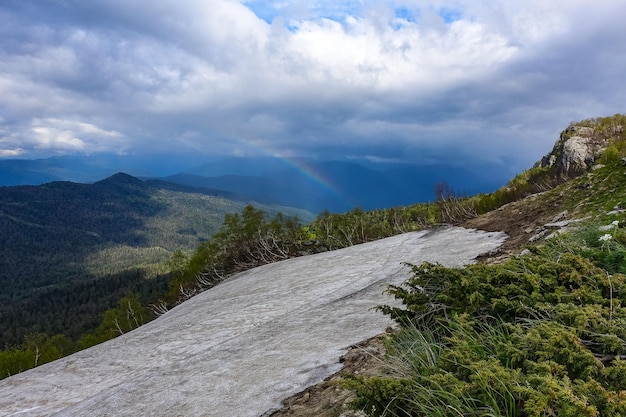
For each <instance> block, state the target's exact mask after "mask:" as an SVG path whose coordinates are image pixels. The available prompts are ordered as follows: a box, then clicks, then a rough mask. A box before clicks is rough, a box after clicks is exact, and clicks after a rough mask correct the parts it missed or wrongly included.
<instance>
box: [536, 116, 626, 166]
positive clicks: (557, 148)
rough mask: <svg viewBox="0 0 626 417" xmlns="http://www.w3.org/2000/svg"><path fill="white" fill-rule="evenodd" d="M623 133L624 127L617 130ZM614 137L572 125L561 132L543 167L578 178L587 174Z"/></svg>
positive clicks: (543, 160) (545, 158)
mask: <svg viewBox="0 0 626 417" xmlns="http://www.w3.org/2000/svg"><path fill="white" fill-rule="evenodd" d="M615 129H616V130H619V132H617V131H616V132H611V133H612V134H615V133H621V130H622V127H621V126H617V127H616V128H615ZM611 137H612V135H607V134H606V132H602V133H600V132H599V131H597V130H596V129H594V127H591V126H580V125H575V124H574V125H570V126H569V127H568V128H567V129H565V130H564V131H563V132H561V136H560V137H559V140H557V141H556V143H555V144H554V147H553V148H552V151H551V152H550V153H549V154H547V155H546V156H544V157H543V158H542V160H541V166H542V167H552V168H553V169H554V173H555V174H556V175H559V176H560V175H564V176H568V177H576V176H578V175H580V174H582V173H584V172H587V171H588V170H589V169H591V167H592V166H593V165H594V163H595V161H596V159H597V158H598V157H599V156H600V154H601V153H602V151H603V150H604V149H606V147H607V145H608V143H609V141H610V140H611Z"/></svg>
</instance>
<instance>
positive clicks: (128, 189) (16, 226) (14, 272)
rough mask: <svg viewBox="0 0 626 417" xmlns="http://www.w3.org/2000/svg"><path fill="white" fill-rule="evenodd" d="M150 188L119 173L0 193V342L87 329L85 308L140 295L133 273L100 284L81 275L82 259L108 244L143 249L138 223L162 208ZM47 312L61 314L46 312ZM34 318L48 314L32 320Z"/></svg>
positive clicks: (139, 277) (86, 274) (136, 273)
mask: <svg viewBox="0 0 626 417" xmlns="http://www.w3.org/2000/svg"><path fill="white" fill-rule="evenodd" d="M156 190H157V188H156V187H153V186H151V185H149V184H146V183H144V182H143V181H141V180H139V179H137V178H134V177H131V176H129V175H126V174H116V175H114V176H112V177H110V178H107V179H105V180H103V181H100V182H97V183H94V184H77V183H72V182H52V183H47V184H43V185H40V186H16V187H2V188H0V230H2V233H1V234H0V248H2V251H1V252H0V285H1V286H2V291H0V325H1V326H2V329H3V332H2V333H3V334H2V337H0V344H1V345H4V344H5V343H12V344H13V343H17V342H20V341H21V340H20V338H22V337H23V335H24V334H28V332H37V331H46V332H51V333H54V332H60V331H62V330H66V329H68V327H71V326H68V324H70V323H72V322H77V323H78V327H79V328H81V329H83V330H84V328H88V327H90V326H93V325H94V323H93V322H90V323H83V322H82V321H84V320H85V319H84V318H82V317H91V318H92V319H91V320H92V321H93V317H94V314H91V313H93V312H92V311H91V310H94V308H95V311H98V309H102V308H103V306H105V307H104V309H106V308H109V307H106V306H111V305H113V304H114V303H116V302H117V300H119V298H121V297H122V296H124V293H125V292H128V291H134V290H135V289H136V290H143V288H142V285H141V283H142V281H145V276H144V275H145V273H144V272H143V271H141V270H140V269H134V270H131V271H127V272H125V273H120V274H109V275H108V276H106V277H104V278H103V277H102V275H100V276H95V275H93V274H92V273H90V272H89V271H87V270H86V268H85V266H84V260H85V259H86V258H87V257H88V256H89V255H91V254H93V253H95V252H97V251H99V250H102V249H103V248H106V247H108V246H112V245H127V246H131V247H142V246H146V245H147V244H148V242H147V240H146V237H145V236H144V235H143V234H142V233H141V231H142V229H143V228H144V226H145V222H146V220H147V219H148V218H150V217H152V216H155V215H157V214H158V213H160V212H161V211H163V210H165V209H166V208H167V207H166V205H165V204H163V203H160V202H158V201H156V200H155V199H153V198H151V196H152V195H153V193H154V192H155V191H156ZM155 284H157V283H156V282H155ZM158 285H159V286H163V283H158ZM150 291H152V289H148V292H150ZM67 306H82V307H81V308H82V310H81V311H78V310H76V311H74V310H73V309H72V308H67ZM55 308H56V309H57V310H63V312H60V311H59V313H58V314H51V312H53V311H54V310H55ZM42 314H50V315H49V316H48V319H47V320H41V317H39V318H37V317H38V316H41V315H42ZM15 315H19V316H20V321H21V322H22V323H24V322H29V321H30V322H32V323H42V322H44V323H47V324H46V328H42V327H41V326H34V327H32V328H29V327H28V326H26V327H24V328H22V329H13V328H12V327H11V326H9V325H8V323H10V322H12V319H11V318H12V317H13V316H15ZM25 316H26V317H25ZM31 316H32V320H25V319H28V317H31ZM95 317H98V315H97V314H96V315H95ZM9 327H11V329H10V330H9ZM77 333H79V332H77Z"/></svg>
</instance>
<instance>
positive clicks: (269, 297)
mask: <svg viewBox="0 0 626 417" xmlns="http://www.w3.org/2000/svg"><path fill="white" fill-rule="evenodd" d="M505 238H506V236H505V235H504V234H503V233H487V232H481V231H475V230H468V229H463V228H459V227H449V228H444V229H438V230H434V231H422V232H414V233H407V234H403V235H399V236H394V237H391V238H388V239H383V240H379V241H375V242H370V243H366V244H363V245H358V246H353V247H350V248H346V249H341V250H337V251H332V252H325V253H321V254H316V255H311V256H305V257H301V258H295V259H290V260H287V261H283V262H278V263H274V264H270V265H265V266H262V267H259V268H255V269H253V270H250V271H246V272H243V273H240V274H238V275H237V276H235V277H234V278H232V279H230V280H228V281H226V282H224V283H222V284H220V285H218V286H216V287H214V288H212V289H210V290H208V291H205V292H203V293H202V294H200V295H197V296H196V297H193V298H192V299H190V300H188V301H186V302H185V303H183V304H181V305H179V306H177V307H176V308H173V309H172V310H170V311H169V312H167V313H166V314H164V315H163V316H161V317H159V318H158V319H156V320H154V321H152V322H150V323H148V324H146V325H144V326H142V327H140V328H138V329H136V330H134V331H132V332H129V333H127V334H124V335H122V336H120V337H118V338H116V339H113V340H110V341H108V342H105V343H103V344H101V345H98V346H94V347H92V348H90V349H87V350H84V351H81V352H78V353H75V354H73V355H71V356H68V357H65V358H62V359H60V360H57V361H55V362H51V363H48V364H46V365H43V366H40V367H38V368H35V369H32V370H29V371H26V372H23V373H21V374H18V375H15V376H12V377H10V378H7V379H5V380H2V381H0V415H3V416H50V415H55V416H120V415H128V416H131V415H132V416H140V415H141V416H219V417H223V416H240V417H244V416H254V417H258V416H261V415H263V414H264V413H266V412H269V411H271V410H273V409H277V408H279V407H280V405H281V401H282V400H283V399H285V398H287V397H289V396H291V395H293V394H295V393H297V392H300V391H301V390H303V389H304V388H306V387H307V386H309V385H312V384H315V383H318V382H320V381H322V380H323V379H324V378H326V377H328V376H330V375H332V374H333V373H334V372H336V371H338V370H339V369H340V368H341V365H340V364H339V358H340V356H341V355H342V354H344V353H345V352H346V350H347V348H349V347H350V345H353V344H355V343H358V342H360V341H362V340H364V339H366V338H369V337H371V336H375V335H377V334H379V333H381V332H383V331H384V330H385V328H386V327H387V326H389V325H390V324H391V321H390V320H389V318H388V317H387V316H384V315H383V314H382V313H380V312H377V311H373V310H372V308H373V307H375V306H377V305H379V304H390V303H393V302H394V300H393V299H392V298H391V297H390V296H389V295H386V294H384V290H385V289H386V288H387V286H388V285H389V284H400V283H402V282H403V281H404V280H406V279H407V278H409V276H410V271H409V269H408V268H407V267H406V266H404V265H403V262H410V263H413V264H419V263H421V262H423V261H430V262H439V263H441V264H443V265H446V266H451V267H452V266H462V265H463V264H467V263H471V262H472V261H473V260H474V259H475V258H476V256H478V255H480V254H482V253H485V252H488V251H490V250H493V249H495V248H497V247H498V246H500V245H501V244H502V242H503V241H504V239H505Z"/></svg>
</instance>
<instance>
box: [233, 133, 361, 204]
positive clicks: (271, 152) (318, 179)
mask: <svg viewBox="0 0 626 417" xmlns="http://www.w3.org/2000/svg"><path fill="white" fill-rule="evenodd" d="M222 133H224V132H222ZM228 137H229V138H230V139H235V140H236V141H237V142H240V143H242V144H243V145H245V146H246V147H251V148H253V149H254V150H256V151H260V152H261V153H262V154H263V155H266V156H269V157H272V158H276V159H279V160H281V161H283V162H284V163H285V164H286V165H287V166H289V167H291V168H294V169H295V170H297V171H298V172H300V173H302V174H303V175H304V176H305V177H307V178H309V179H310V180H312V181H313V182H314V183H316V184H318V185H319V186H320V187H322V188H323V189H325V190H327V191H329V192H330V193H331V194H333V195H334V196H336V197H337V198H339V199H340V200H341V201H343V202H345V203H349V201H348V200H347V198H346V197H345V194H344V193H343V192H341V190H340V188H339V187H338V186H337V185H336V184H334V183H333V181H332V180H331V179H330V178H328V176H326V175H325V174H324V173H323V172H320V171H319V170H316V169H315V168H314V167H312V166H311V165H310V164H307V163H306V162H305V161H302V160H301V159H299V158H297V157H291V156H285V155H284V154H283V153H282V152H280V151H278V150H276V149H273V148H272V147H271V146H269V145H267V144H259V142H260V141H259V140H258V139H256V138H246V136H245V135H242V134H241V133H240V134H238V135H236V136H234V137H233V136H232V135H228Z"/></svg>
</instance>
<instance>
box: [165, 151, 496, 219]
mask: <svg viewBox="0 0 626 417" xmlns="http://www.w3.org/2000/svg"><path fill="white" fill-rule="evenodd" d="M230 161H231V162H230V164H231V165H233V166H235V165H238V164H237V163H236V162H235V161H236V160H235V159H231V160H230ZM239 165H245V160H243V159H241V160H240V161H239ZM302 165H303V167H298V168H296V167H293V166H288V165H284V168H283V169H279V170H272V169H271V168H273V167H274V168H275V167H277V166H280V165H279V164H277V163H273V164H271V165H269V166H268V167H267V169H266V170H262V169H261V167H260V166H259V165H257V166H256V167H254V168H253V169H251V170H246V169H244V170H242V171H241V172H251V171H254V172H256V173H257V175H244V174H236V173H233V174H228V175H213V176H211V175H207V174H209V173H214V172H217V171H218V169H211V167H210V166H208V165H205V166H201V167H198V168H197V169H193V170H188V171H187V172H185V173H180V174H176V175H172V176H168V177H164V178H163V179H164V180H166V181H169V182H174V183H179V184H184V185H189V186H194V187H208V188H213V189H221V190H227V191H230V192H232V193H235V194H242V195H248V196H250V197H252V198H254V199H255V200H257V201H263V202H267V203H270V202H272V203H276V204H283V205H287V206H292V207H301V208H304V209H306V210H309V211H312V212H317V213H319V212H321V211H323V210H329V211H331V212H344V211H347V210H351V209H353V208H355V207H360V208H362V209H364V210H372V209H380V208H388V207H394V206H402V205H410V204H414V203H417V202H425V201H433V200H434V199H435V194H434V186H435V185H436V184H437V183H441V182H447V183H450V184H451V185H452V186H453V188H455V189H456V190H458V191H459V192H461V193H463V194H468V195H469V194H475V193H479V192H487V191H491V190H493V189H496V188H497V187H498V186H500V185H502V184H501V183H500V182H499V181H498V180H497V179H494V178H493V177H492V178H489V174H488V173H487V174H485V175H484V176H479V175H477V174H475V173H472V172H469V171H468V170H466V169H464V168H455V167H448V166H425V167H419V166H415V165H409V164H402V165H401V164H388V165H384V166H380V167H379V168H380V169H373V168H372V167H373V166H375V165H374V164H370V166H365V165H363V164H358V163H353V162H345V161H325V162H307V163H303V164H302ZM220 169H223V168H220ZM230 172H236V171H235V170H231V171H230Z"/></svg>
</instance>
